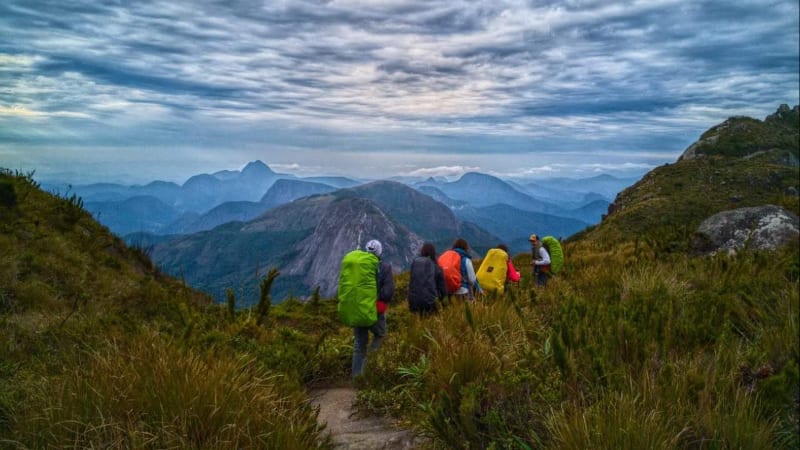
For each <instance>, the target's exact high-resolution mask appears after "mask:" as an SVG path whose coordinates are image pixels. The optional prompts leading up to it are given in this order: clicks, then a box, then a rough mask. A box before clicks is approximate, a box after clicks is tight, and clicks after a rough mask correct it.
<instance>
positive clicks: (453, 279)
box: [436, 250, 461, 294]
mask: <svg viewBox="0 0 800 450" xmlns="http://www.w3.org/2000/svg"><path fill="white" fill-rule="evenodd" d="M436 262H437V263H438V264H439V267H441V268H442V272H444V284H445V287H446V288H447V293H448V294H452V293H454V292H455V291H457V290H458V289H459V288H461V255H459V254H458V252H457V251H455V250H447V251H446V252H444V253H442V254H441V255H440V256H439V259H438V260H437V261H436Z"/></svg>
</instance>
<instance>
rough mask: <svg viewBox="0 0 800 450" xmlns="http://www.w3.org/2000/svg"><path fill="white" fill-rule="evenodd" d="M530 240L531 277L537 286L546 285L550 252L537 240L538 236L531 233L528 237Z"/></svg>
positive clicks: (548, 274)
mask: <svg viewBox="0 0 800 450" xmlns="http://www.w3.org/2000/svg"><path fill="white" fill-rule="evenodd" d="M528 240H529V241H530V242H531V265H532V266H533V277H534V278H535V279H536V284H537V285H538V286H547V279H548V278H549V276H550V253H548V252H547V249H546V248H545V247H544V245H542V243H541V242H539V236H537V235H536V234H532V235H531V237H530V238H529V239H528Z"/></svg>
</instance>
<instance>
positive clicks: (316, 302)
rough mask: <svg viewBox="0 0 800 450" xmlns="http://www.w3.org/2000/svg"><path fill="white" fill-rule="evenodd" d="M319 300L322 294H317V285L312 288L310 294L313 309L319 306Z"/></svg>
mask: <svg viewBox="0 0 800 450" xmlns="http://www.w3.org/2000/svg"><path fill="white" fill-rule="evenodd" d="M320 300H322V296H321V295H320V294H319V286H317V288H316V289H314V293H313V294H311V306H312V307H313V308H314V309H317V308H319V302H320Z"/></svg>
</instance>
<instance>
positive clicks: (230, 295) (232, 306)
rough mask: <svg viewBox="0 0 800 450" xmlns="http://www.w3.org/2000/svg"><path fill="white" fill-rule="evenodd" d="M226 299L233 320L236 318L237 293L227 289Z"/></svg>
mask: <svg viewBox="0 0 800 450" xmlns="http://www.w3.org/2000/svg"><path fill="white" fill-rule="evenodd" d="M225 299H226V300H227V303H228V314H230V316H231V320H233V319H235V318H236V293H235V292H234V291H233V289H232V288H227V289H225Z"/></svg>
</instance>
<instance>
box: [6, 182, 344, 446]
mask: <svg viewBox="0 0 800 450" xmlns="http://www.w3.org/2000/svg"><path fill="white" fill-rule="evenodd" d="M0 231H1V232H0V447H3V448H56V447H65V446H68V447H72V448H166V447H170V448H241V447H242V446H245V447H264V448H287V449H304V448H312V447H315V448H328V447H329V446H330V444H329V440H328V438H327V437H326V436H325V435H324V434H323V432H322V428H321V427H320V426H319V425H318V424H317V422H316V412H315V411H314V410H312V409H311V407H310V406H309V405H308V403H307V401H306V399H307V397H306V395H305V393H304V392H303V390H302V388H300V387H299V385H298V382H297V381H296V380H300V379H308V378H310V377H312V375H311V374H312V373H313V372H314V371H319V366H314V365H308V364H306V362H307V361H306V362H303V363H300V362H293V361H291V360H290V359H289V358H283V359H281V360H280V361H276V360H274V359H273V358H272V357H271V356H268V355H273V354H278V353H280V352H284V354H306V355H310V354H313V352H312V351H311V350H310V349H311V348H313V343H312V342H313V341H312V340H311V338H308V337H306V335H305V334H303V333H302V332H301V331H300V330H297V329H293V330H291V331H290V334H291V338H290V339H288V340H284V338H281V337H280V336H281V334H280V333H283V334H284V335H285V334H286V332H285V331H280V330H282V329H284V330H285V328H282V326H281V325H280V322H279V321H276V320H272V318H270V321H269V324H270V326H271V327H272V328H273V329H274V331H273V332H270V331H267V328H266V326H265V325H266V319H259V322H260V323H263V325H259V324H256V322H255V319H254V318H253V317H254V316H251V315H249V314H244V313H241V314H239V313H236V312H235V311H232V310H227V311H226V310H225V309H224V308H220V307H218V306H216V305H214V304H213V302H212V301H211V299H210V298H209V297H208V296H207V295H205V294H202V293H200V292H198V291H195V290H192V289H190V288H187V287H186V286H185V284H184V283H182V282H180V281H178V280H175V279H173V278H171V277H168V276H165V275H163V274H162V273H161V272H160V271H159V270H158V269H156V268H155V266H154V265H153V264H152V262H151V261H150V260H149V259H148V258H147V256H146V255H145V254H144V253H143V252H142V251H140V250H137V249H132V248H129V247H128V246H126V245H125V244H124V243H123V242H122V241H121V240H120V239H119V238H117V237H115V236H114V235H112V234H111V233H110V232H109V230H108V229H107V228H105V227H104V226H102V225H100V224H98V223H97V222H96V221H94V219H93V218H92V216H91V215H90V214H89V213H88V212H86V211H85V210H83V208H82V205H81V201H80V199H79V198H78V197H77V196H72V197H70V198H59V197H56V196H54V195H52V194H49V193H46V192H44V191H42V190H41V189H39V187H38V186H37V184H36V183H35V182H34V181H33V180H32V179H31V177H30V176H26V175H21V174H13V173H11V172H8V171H5V170H3V171H0ZM334 306H335V305H334ZM318 311H319V312H320V313H322V314H324V315H323V316H315V318H314V319H313V321H314V322H315V323H316V326H317V327H318V329H320V328H321V327H323V324H324V323H326V321H327V322H329V321H330V319H329V316H330V314H331V313H332V310H331V309H330V308H326V309H319V310H318ZM274 314H275V315H277V316H279V315H280V313H274ZM234 336H236V340H235V345H233V338H234ZM252 349H262V350H263V351H264V352H265V353H264V354H263V355H261V354H259V353H258V352H255V351H252ZM328 372H331V373H333V372H335V370H330V369H329V370H328ZM264 430H272V431H271V432H270V433H269V434H265V433H264ZM233 443H237V444H233Z"/></svg>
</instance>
